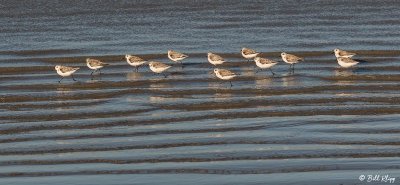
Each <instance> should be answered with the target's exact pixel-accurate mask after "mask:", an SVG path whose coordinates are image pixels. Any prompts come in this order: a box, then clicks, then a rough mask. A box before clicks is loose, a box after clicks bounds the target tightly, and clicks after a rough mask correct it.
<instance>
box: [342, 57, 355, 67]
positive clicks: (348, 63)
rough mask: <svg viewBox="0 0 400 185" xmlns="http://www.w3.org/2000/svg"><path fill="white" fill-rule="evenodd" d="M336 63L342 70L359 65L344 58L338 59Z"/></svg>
mask: <svg viewBox="0 0 400 185" xmlns="http://www.w3.org/2000/svg"><path fill="white" fill-rule="evenodd" d="M337 61H338V64H339V65H340V66H342V67H344V68H349V67H352V66H355V65H357V64H358V63H359V62H357V61H355V60H353V59H351V58H345V57H338V58H337Z"/></svg>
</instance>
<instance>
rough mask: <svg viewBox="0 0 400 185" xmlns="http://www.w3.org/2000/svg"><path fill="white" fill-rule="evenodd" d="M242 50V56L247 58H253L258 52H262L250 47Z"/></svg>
mask: <svg viewBox="0 0 400 185" xmlns="http://www.w3.org/2000/svg"><path fill="white" fill-rule="evenodd" d="M240 52H241V53H242V56H243V57H244V58H245V59H252V58H254V57H256V56H257V55H258V54H260V53H257V52H256V51H255V50H253V49H250V48H242V50H241V51H240Z"/></svg>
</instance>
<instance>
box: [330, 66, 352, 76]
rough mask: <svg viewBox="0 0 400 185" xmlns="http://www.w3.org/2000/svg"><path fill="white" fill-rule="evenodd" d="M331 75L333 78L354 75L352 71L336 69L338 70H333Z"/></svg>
mask: <svg viewBox="0 0 400 185" xmlns="http://www.w3.org/2000/svg"><path fill="white" fill-rule="evenodd" d="M333 74H334V75H335V76H343V77H348V76H352V75H354V71H353V69H343V68H338V69H335V70H334V71H333Z"/></svg>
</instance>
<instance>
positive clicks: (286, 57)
mask: <svg viewBox="0 0 400 185" xmlns="http://www.w3.org/2000/svg"><path fill="white" fill-rule="evenodd" d="M281 57H282V60H283V61H284V62H286V63H288V64H290V67H289V70H290V69H291V70H292V71H293V72H294V65H295V64H297V63H299V62H300V61H304V58H301V57H298V56H296V55H292V54H288V53H285V52H283V53H281Z"/></svg>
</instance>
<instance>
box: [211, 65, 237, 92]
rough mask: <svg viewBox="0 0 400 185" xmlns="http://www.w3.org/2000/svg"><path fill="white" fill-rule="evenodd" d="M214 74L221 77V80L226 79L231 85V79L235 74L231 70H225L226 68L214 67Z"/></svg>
mask: <svg viewBox="0 0 400 185" xmlns="http://www.w3.org/2000/svg"><path fill="white" fill-rule="evenodd" d="M214 73H215V75H216V76H217V77H218V78H219V79H221V80H228V81H229V83H230V84H231V87H232V82H231V79H233V78H235V77H236V76H237V75H236V74H235V73H233V72H232V71H229V70H226V69H218V68H215V69H214Z"/></svg>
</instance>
